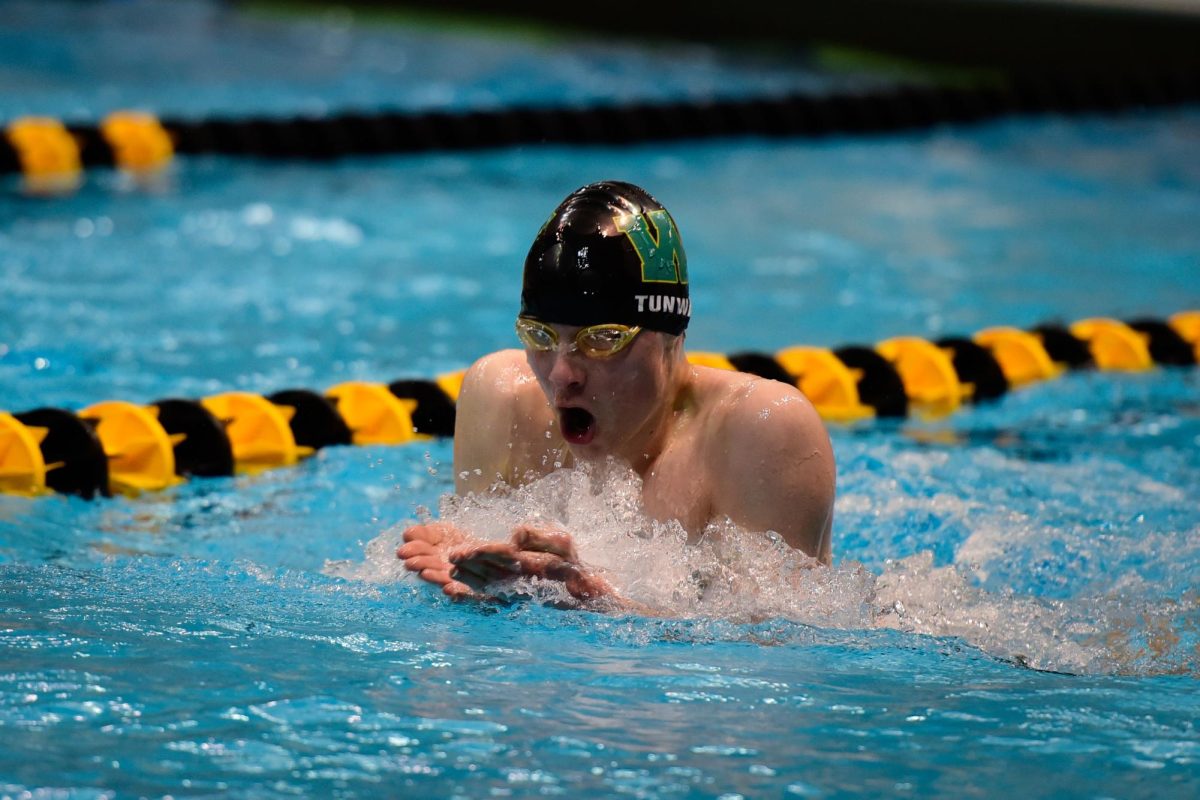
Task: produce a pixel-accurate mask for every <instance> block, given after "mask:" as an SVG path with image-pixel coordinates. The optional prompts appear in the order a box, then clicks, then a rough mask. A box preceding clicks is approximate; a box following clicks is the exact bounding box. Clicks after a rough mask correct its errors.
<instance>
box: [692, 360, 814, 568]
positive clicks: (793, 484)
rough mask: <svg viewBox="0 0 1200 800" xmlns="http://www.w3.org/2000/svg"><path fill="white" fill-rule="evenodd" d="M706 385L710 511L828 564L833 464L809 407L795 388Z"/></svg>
mask: <svg viewBox="0 0 1200 800" xmlns="http://www.w3.org/2000/svg"><path fill="white" fill-rule="evenodd" d="M708 384H709V387H708V391H710V392H712V394H711V395H710V396H709V398H708V402H709V403H710V404H711V408H712V411H711V416H710V418H709V419H708V421H707V425H708V429H709V435H710V440H709V441H710V450H709V463H710V465H711V469H712V470H713V471H714V472H718V473H719V474H720V476H721V480H719V481H716V482H715V484H714V485H715V486H716V487H717V489H716V491H715V492H714V501H715V503H714V505H715V507H716V509H717V510H718V511H720V512H721V513H724V514H725V515H727V516H729V517H730V518H731V519H733V521H734V522H736V523H738V524H739V525H741V526H742V527H747V528H750V529H752V530H773V531H776V532H777V533H779V534H780V535H782V536H783V537H784V539H785V540H786V541H787V542H788V543H789V544H791V545H792V546H793V547H796V548H798V549H800V550H803V551H804V552H806V553H808V554H809V555H812V556H815V557H817V558H821V559H822V560H824V561H828V560H829V557H830V552H829V533H830V526H831V523H832V513H833V499H834V484H835V480H836V466H835V463H834V457H833V446H832V443H831V442H830V440H829V433H828V431H826V429H825V424H824V422H822V420H821V418H820V416H819V415H818V414H817V412H816V409H814V408H813V406H812V403H810V402H809V401H808V398H806V397H805V396H804V395H803V394H802V393H801V392H800V391H799V390H798V389H796V387H794V386H790V385H788V384H785V383H781V382H779V381H772V380H766V379H762V378H756V377H753V376H749V375H741V374H735V373H728V374H727V376H708Z"/></svg>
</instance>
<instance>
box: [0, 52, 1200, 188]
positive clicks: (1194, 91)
mask: <svg viewBox="0 0 1200 800" xmlns="http://www.w3.org/2000/svg"><path fill="white" fill-rule="evenodd" d="M1197 101H1200V74H1197V73H1196V72H1195V71H1194V70H1190V69H1183V68H1181V69H1179V70H1177V71H1174V72H1165V73H1161V74H1149V73H1147V74H1139V75H1125V76H1115V75H1099V74H1098V75H1087V74H1065V73H1064V74H1056V75H1037V76H1032V75H1030V76H1022V75H1007V76H1003V77H995V78H993V79H991V80H988V81H986V82H979V83H976V84H973V85H937V84H932V83H906V84H894V85H890V86H887V87H880V88H872V89H862V90H845V89H841V90H836V91H831V92H828V93H822V94H815V93H811V92H793V93H785V94H771V95H764V96H761V97H749V98H723V97H715V98H710V99H701V100H691V99H689V100H674V101H673V100H667V101H640V102H626V103H609V104H598V105H592V106H574V105H562V106H533V105H528V106H524V105H523V106H514V107H511V108H503V109H485V110H461V111H399V110H389V109H384V110H376V111H344V112H341V113H333V114H328V115H323V116H295V117H246V118H226V117H220V116H216V117H210V118H207V119H186V118H178V119H159V118H157V117H155V116H154V115H152V114H150V113H146V112H143V111H115V112H113V113H111V114H109V115H108V116H106V117H104V118H103V119H102V120H101V121H100V122H99V124H95V125H92V124H67V123H64V122H62V121H60V120H56V119H49V118H45V117H23V118H20V119H16V120H12V121H10V122H8V123H7V124H5V125H4V131H5V134H6V135H5V136H3V137H0V175H2V174H5V173H15V174H20V175H22V176H23V177H24V181H25V186H26V188H27V189H29V190H30V191H31V192H33V193H36V194H50V193H62V192H65V191H69V190H71V189H74V188H76V187H78V186H79V185H80V184H81V182H82V180H83V171H84V170H85V169H86V168H88V167H112V168H117V169H121V170H125V171H127V172H132V173H135V174H147V173H153V172H155V171H158V170H161V169H162V168H163V167H164V166H166V165H167V164H169V163H170V162H171V160H172V158H173V157H174V156H175V155H177V154H179V155H211V154H220V155H234V156H250V157H257V158H287V159H304V160H317V161H323V160H330V159H335V158H343V157H348V156H361V155H380V154H386V153H415V152H428V151H435V150H442V151H445V150H473V149H481V148H496V147H513V146H519V145H540V144H567V145H609V146H615V145H631V144H639V143H644V142H655V141H683V140H695V139H711V138H716V137H729V136H766V137H822V136H830V135H839V134H869V133H886V132H896V131H912V130H921V129H928V128H932V127H935V126H939V125H946V124H964V123H974V122H981V121H987V120H993V119H998V118H1002V117H1007V116H1014V115H1030V114H1046V113H1054V114H1078V113H1097V112H1100V113H1114V112H1121V111H1126V110H1139V109H1146V108H1152V107H1167V106H1177V105H1182V104H1187V103H1195V102H1197Z"/></svg>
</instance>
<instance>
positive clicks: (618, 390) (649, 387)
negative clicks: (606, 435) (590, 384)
mask: <svg viewBox="0 0 1200 800" xmlns="http://www.w3.org/2000/svg"><path fill="white" fill-rule="evenodd" d="M606 378H607V380H605V381H604V383H603V385H604V389H602V390H600V391H599V392H598V393H597V399H598V400H602V401H603V402H605V403H606V404H608V405H609V407H610V408H612V409H613V410H614V411H615V412H617V413H618V415H619V416H628V417H631V418H640V417H643V416H645V413H646V411H645V410H646V409H648V408H654V407H657V406H658V404H659V403H660V402H661V399H660V398H661V396H662V394H663V392H665V391H666V380H665V376H664V375H663V373H662V371H661V370H656V369H653V368H652V367H650V366H649V365H647V366H645V367H643V368H641V369H628V368H626V369H620V370H612V371H611V372H610V373H609V374H608V375H606ZM598 383H599V381H597V384H598Z"/></svg>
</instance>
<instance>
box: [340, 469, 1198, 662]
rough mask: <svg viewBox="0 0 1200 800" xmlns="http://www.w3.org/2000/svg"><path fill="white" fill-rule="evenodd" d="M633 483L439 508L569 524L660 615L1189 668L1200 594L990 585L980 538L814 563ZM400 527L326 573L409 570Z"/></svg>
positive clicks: (614, 578) (527, 491)
mask: <svg viewBox="0 0 1200 800" xmlns="http://www.w3.org/2000/svg"><path fill="white" fill-rule="evenodd" d="M641 490H642V485H641V480H640V479H639V478H638V476H637V475H636V474H634V473H633V472H631V471H629V470H627V469H625V468H622V467H620V466H617V465H614V464H608V465H604V466H594V465H592V466H582V467H579V468H576V469H571V470H559V471H557V472H555V473H553V474H551V475H549V476H547V477H545V478H542V479H540V480H538V481H535V482H533V483H530V484H528V485H526V486H524V487H521V488H519V489H516V490H513V491H510V492H508V493H504V494H492V495H471V496H468V497H456V496H452V495H447V496H445V497H444V498H443V499H442V501H441V505H440V509H439V512H440V513H439V515H438V516H439V517H440V518H441V519H443V520H445V521H448V522H451V523H453V524H455V525H457V526H459V527H461V528H462V529H464V530H467V531H470V532H471V533H473V534H474V535H475V536H477V537H479V538H481V539H485V540H503V539H507V538H508V537H509V536H510V535H511V532H512V530H513V528H515V527H516V526H517V525H520V524H526V523H534V524H544V525H549V526H554V527H558V528H561V529H563V530H567V531H570V532H571V533H572V534H573V535H574V537H575V542H576V546H577V547H578V550H579V553H580V557H581V559H582V560H583V561H584V562H585V563H586V564H587V565H588V566H590V567H591V568H592V569H594V570H597V571H599V572H601V573H602V574H603V575H604V576H605V577H606V578H607V579H608V580H609V582H610V583H612V585H613V586H614V587H615V588H616V589H617V591H618V592H619V593H620V594H621V595H622V596H624V597H626V598H628V599H630V600H634V601H636V602H638V603H641V604H643V605H646V606H649V607H650V608H652V609H654V610H656V611H657V612H660V613H662V614H663V615H666V616H675V617H685V618H713V619H722V620H727V621H731V622H735V623H754V622H760V621H763V620H768V619H786V620H790V621H793V622H798V623H802V624H805V625H813V626H818V627H822V628H837V629H843V630H862V629H872V628H892V629H896V630H901V631H905V632H908V633H912V634H922V635H931V636H939V637H957V638H961V639H962V640H964V641H966V642H967V643H969V644H971V645H973V646H975V647H978V648H980V649H981V650H983V651H985V652H988V653H990V654H993V655H995V656H998V657H1000V658H1004V659H1008V660H1011V661H1014V662H1016V663H1019V664H1021V665H1025V666H1031V667H1035V668H1038V669H1050V670H1061V671H1067V672H1088V673H1097V672H1101V673H1113V672H1124V673H1131V672H1132V673H1140V674H1147V673H1194V672H1195V671H1196V668H1195V665H1194V663H1193V662H1192V661H1190V660H1189V650H1190V647H1189V646H1187V642H1184V641H1183V640H1182V639H1181V638H1180V637H1179V636H1178V635H1176V633H1175V630H1176V629H1177V628H1180V627H1183V628H1189V629H1194V628H1195V624H1196V619H1197V608H1200V604H1198V603H1197V600H1196V599H1195V598H1193V599H1192V600H1191V601H1190V603H1191V604H1190V605H1188V603H1189V601H1188V600H1187V599H1186V598H1185V599H1184V600H1181V601H1180V602H1179V603H1166V604H1164V603H1157V604H1155V603H1151V602H1150V601H1146V600H1138V601H1130V600H1126V599H1122V598H1121V597H1116V596H1112V597H1099V598H1076V599H1071V600H1051V599H1045V598H1039V597H1033V596H1020V595H1016V594H1013V593H1011V592H994V591H988V590H986V589H984V588H981V587H980V586H979V580H978V579H979V577H980V576H979V574H978V571H979V566H978V564H979V561H980V560H983V561H986V560H988V559H987V556H990V555H992V554H991V553H990V552H988V547H986V546H983V547H981V543H979V542H978V541H976V542H974V543H970V544H969V545H968V546H967V547H966V548H964V549H965V550H966V551H967V553H968V554H969V556H970V558H971V560H972V561H974V563H973V564H972V563H969V562H960V563H959V564H955V565H947V566H934V563H933V555H932V554H931V553H929V552H922V553H918V554H916V555H913V556H910V557H908V558H905V559H901V560H896V561H888V562H887V563H886V564H885V566H884V568H883V570H882V573H881V574H879V575H875V574H874V573H872V572H871V571H870V570H867V569H866V568H864V567H863V566H862V565H861V564H858V563H856V562H842V563H840V564H836V565H835V566H833V567H828V566H823V565H821V564H819V563H818V562H817V561H816V560H815V559H812V558H809V557H807V556H805V555H804V554H802V553H800V552H798V551H796V550H793V549H791V548H790V547H788V546H787V544H785V543H784V542H783V540H782V539H781V537H779V536H778V535H776V534H773V533H767V534H763V533H748V532H746V531H743V530H739V529H738V528H737V527H736V526H734V525H732V524H731V523H726V524H722V525H712V526H710V527H709V528H708V530H706V531H705V532H704V533H703V535H701V536H700V537H698V539H695V540H692V541H689V537H688V535H687V533H686V532H685V531H684V530H683V528H682V527H681V526H680V525H679V524H678V523H677V522H667V523H662V522H657V521H655V520H653V519H650V518H649V517H647V516H646V514H645V512H644V510H643V508H642V503H641ZM1015 522H1020V521H1019V520H1015ZM1025 525H1029V521H1028V520H1026V521H1025ZM405 527H406V524H401V525H398V526H396V527H394V528H392V529H390V530H387V531H385V532H383V533H382V534H380V535H379V536H378V537H376V538H375V539H374V540H372V541H371V542H369V543H368V544H367V546H366V553H365V556H366V558H365V561H364V562H363V563H361V564H355V563H349V562H337V563H332V562H331V563H329V564H327V565H326V569H325V572H326V574H329V575H333V576H336V577H342V578H345V579H349V580H357V581H366V582H371V583H392V582H395V581H397V580H412V577H411V576H409V575H407V573H405V571H404V569H403V566H402V565H401V564H400V562H399V561H398V560H397V559H396V556H395V551H396V548H397V547H398V546H399V545H400V544H401V541H402V535H403V530H404V528H405ZM1017 528H1018V529H1020V528H1021V525H1019V524H1018V525H1017ZM981 557H983V558H981ZM526 588H529V587H526ZM535 588H539V587H535ZM533 594H534V595H535V596H538V597H540V598H541V599H542V600H544V601H548V602H553V601H555V600H557V599H560V598H558V597H557V594H556V593H555V592H554V591H553V589H552V588H551V589H549V590H547V588H546V587H540V591H534V592H533ZM1193 638H1194V634H1193ZM1189 641H1190V640H1189Z"/></svg>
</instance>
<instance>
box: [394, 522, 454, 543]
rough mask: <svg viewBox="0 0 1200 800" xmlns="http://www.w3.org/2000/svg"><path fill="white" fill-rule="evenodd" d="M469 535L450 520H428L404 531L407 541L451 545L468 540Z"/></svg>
mask: <svg viewBox="0 0 1200 800" xmlns="http://www.w3.org/2000/svg"><path fill="white" fill-rule="evenodd" d="M466 538H467V535H466V534H465V533H463V532H462V531H461V530H459V529H458V528H456V527H454V526H453V525H451V524H450V523H448V522H427V523H422V524H420V525H413V526H411V527H409V528H407V529H406V530H405V531H404V541H405V542H426V543H428V544H431V545H441V546H443V547H450V546H453V545H456V544H459V543H460V542H464V541H466Z"/></svg>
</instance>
